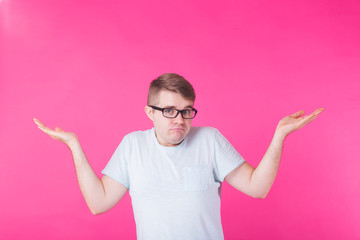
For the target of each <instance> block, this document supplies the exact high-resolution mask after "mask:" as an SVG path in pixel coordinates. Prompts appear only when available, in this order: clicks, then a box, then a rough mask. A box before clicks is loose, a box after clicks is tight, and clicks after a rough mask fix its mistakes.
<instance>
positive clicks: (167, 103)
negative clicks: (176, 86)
mask: <svg viewBox="0 0 360 240" xmlns="http://www.w3.org/2000/svg"><path fill="white" fill-rule="evenodd" d="M156 98H157V99H156V101H155V102H156V103H157V105H158V106H159V107H175V108H179V109H182V108H186V107H192V106H194V102H193V101H192V100H189V99H185V98H184V97H183V96H181V94H179V93H176V92H171V91H168V90H161V91H160V92H159V94H158V96H157V97H156Z"/></svg>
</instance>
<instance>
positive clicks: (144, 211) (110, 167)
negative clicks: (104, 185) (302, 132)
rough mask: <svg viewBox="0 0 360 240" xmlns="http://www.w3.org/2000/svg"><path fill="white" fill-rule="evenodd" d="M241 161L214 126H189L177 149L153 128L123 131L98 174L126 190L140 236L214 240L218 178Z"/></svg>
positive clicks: (219, 235)
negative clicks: (160, 139) (159, 137)
mask: <svg viewBox="0 0 360 240" xmlns="http://www.w3.org/2000/svg"><path fill="white" fill-rule="evenodd" d="M244 161H245V160H244V159H243V158H242V157H241V155H240V154H239V153H238V152H237V151H236V150H235V148H234V147H233V146H232V145H231V144H230V143H229V142H228V141H227V140H226V138H225V137H224V136H223V135H221V133H220V132H219V131H218V130H217V129H215V128H211V127H192V128H191V130H190V131H189V133H188V135H187V136H186V137H185V139H184V141H183V142H182V143H181V144H179V145H178V146H176V147H165V146H162V145H160V144H159V142H158V141H157V139H156V136H155V130H154V128H152V129H149V130H146V131H136V132H133V133H130V134H128V135H126V136H125V137H124V139H123V140H122V142H121V143H120V145H119V146H118V148H117V149H116V151H115V153H114V154H113V156H112V157H111V159H110V161H109V163H108V164H107V166H106V167H105V169H104V170H103V171H102V173H103V174H106V175H107V176H109V177H111V178H113V179H115V180H117V181H118V182H120V183H121V184H122V185H124V186H125V187H127V188H128V189H129V193H130V196H131V199H132V205H133V210H134V216H135V221H136V232H137V238H138V239H139V240H162V239H164V240H177V239H179V240H200V239H204V240H213V239H214V240H219V239H224V236H223V231H222V226H221V218H220V194H221V182H222V181H223V180H224V178H225V176H226V175H227V174H228V173H230V172H231V171H232V170H233V169H235V168H236V167H238V166H239V165H241V164H242V163H243V162H244Z"/></svg>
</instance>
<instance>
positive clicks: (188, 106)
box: [163, 105, 194, 109]
mask: <svg viewBox="0 0 360 240" xmlns="http://www.w3.org/2000/svg"><path fill="white" fill-rule="evenodd" d="M163 108H176V107H175V106H169V105H167V106H165V107H163ZM186 108H194V107H193V106H191V105H187V106H186V107H185V108H184V109H186Z"/></svg>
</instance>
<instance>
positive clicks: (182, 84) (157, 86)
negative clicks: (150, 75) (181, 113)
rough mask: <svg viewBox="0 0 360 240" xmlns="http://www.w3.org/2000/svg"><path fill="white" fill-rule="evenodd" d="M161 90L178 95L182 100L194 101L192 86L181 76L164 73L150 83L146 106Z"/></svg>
mask: <svg viewBox="0 0 360 240" xmlns="http://www.w3.org/2000/svg"><path fill="white" fill-rule="evenodd" d="M161 90H168V91H171V92H175V93H179V94H180V95H181V96H182V97H183V98H185V99H187V100H191V101H193V102H194V101H195V97H196V95H195V91H194V88H193V86H192V85H191V84H190V83H189V81H187V80H186V79H185V78H184V77H183V76H180V75H179V74H176V73H164V74H162V75H160V76H159V77H158V78H156V79H154V80H153V81H152V82H151V83H150V87H149V92H148V98H147V104H148V105H150V104H151V101H153V99H154V97H155V96H157V95H158V94H159V92H160V91H161Z"/></svg>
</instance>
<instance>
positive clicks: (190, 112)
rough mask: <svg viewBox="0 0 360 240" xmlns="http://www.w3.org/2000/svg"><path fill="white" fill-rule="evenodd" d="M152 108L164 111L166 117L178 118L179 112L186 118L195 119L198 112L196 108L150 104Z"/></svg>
mask: <svg viewBox="0 0 360 240" xmlns="http://www.w3.org/2000/svg"><path fill="white" fill-rule="evenodd" d="M149 107H151V108H152V109H155V110H158V111H161V112H162V115H163V116H164V117H166V118H176V117H177V116H178V115H179V113H181V116H182V117H183V118H184V119H193V118H194V117H195V116H196V114H197V110H196V109H195V108H187V109H184V110H177V109H175V108H159V107H155V106H152V105H149Z"/></svg>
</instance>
